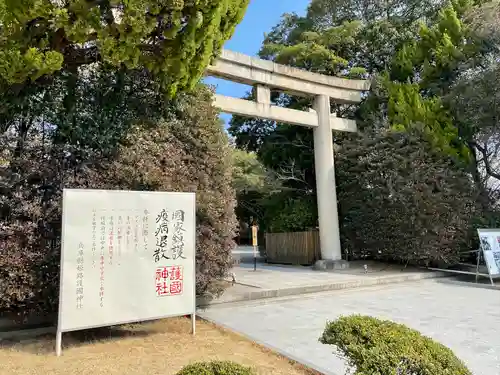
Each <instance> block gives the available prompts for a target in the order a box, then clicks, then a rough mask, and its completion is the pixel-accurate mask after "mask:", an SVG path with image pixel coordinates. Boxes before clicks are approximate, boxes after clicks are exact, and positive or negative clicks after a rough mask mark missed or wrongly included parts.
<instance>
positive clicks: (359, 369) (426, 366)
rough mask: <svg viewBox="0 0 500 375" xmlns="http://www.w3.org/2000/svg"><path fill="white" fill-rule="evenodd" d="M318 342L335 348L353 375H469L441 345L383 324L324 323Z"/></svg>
mask: <svg viewBox="0 0 500 375" xmlns="http://www.w3.org/2000/svg"><path fill="white" fill-rule="evenodd" d="M319 341H320V342H321V343H323V344H328V345H335V346H336V347H337V348H338V350H339V352H340V353H341V354H342V355H343V356H344V357H345V358H346V359H347V362H348V365H349V366H351V367H352V368H353V369H355V372H354V375H472V373H471V372H470V370H468V369H467V367H466V366H465V364H464V363H463V362H462V361H461V360H460V359H458V358H457V357H456V356H455V355H454V354H453V352H452V351H451V350H450V349H448V348H447V347H445V346H444V345H442V344H440V343H438V342H435V341H433V340H432V339H430V338H428V337H425V336H423V335H422V334H420V333H419V332H418V331H416V330H413V329H411V328H408V327H406V326H405V325H402V324H397V323H394V322H391V321H387V320H379V319H376V318H373V317H369V316H361V315H351V316H347V317H341V318H339V319H338V320H336V321H333V322H328V323H327V325H326V328H325V331H324V332H323V335H322V336H321V337H320V339H319Z"/></svg>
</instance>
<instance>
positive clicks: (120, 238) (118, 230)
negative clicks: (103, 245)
mask: <svg viewBox="0 0 500 375" xmlns="http://www.w3.org/2000/svg"><path fill="white" fill-rule="evenodd" d="M117 225H118V227H117V228H116V241H117V246H118V265H120V259H121V256H122V243H123V216H122V214H121V213H119V214H118V223H117Z"/></svg>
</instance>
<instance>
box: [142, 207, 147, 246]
mask: <svg viewBox="0 0 500 375" xmlns="http://www.w3.org/2000/svg"><path fill="white" fill-rule="evenodd" d="M148 236H149V211H148V210H144V215H143V216H142V239H143V243H144V251H145V252H147V251H148Z"/></svg>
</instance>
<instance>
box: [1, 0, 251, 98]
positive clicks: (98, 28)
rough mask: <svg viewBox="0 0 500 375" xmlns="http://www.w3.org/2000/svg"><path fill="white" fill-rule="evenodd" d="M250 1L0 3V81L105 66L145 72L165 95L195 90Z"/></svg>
mask: <svg viewBox="0 0 500 375" xmlns="http://www.w3.org/2000/svg"><path fill="white" fill-rule="evenodd" d="M248 3H249V0H68V1H62V0H54V1H48V0H2V1H1V2H0V25H1V29H2V37H1V39H0V78H1V79H2V80H4V81H6V82H7V83H9V84H15V83H22V82H25V81H27V80H31V81H34V80H36V79H38V78H40V77H42V76H44V75H46V74H52V73H54V72H55V71H58V70H60V69H69V70H71V71H75V69H77V68H78V67H79V66H82V65H87V64H91V63H95V62H101V61H104V62H107V63H110V64H112V65H114V66H117V67H118V66H120V65H122V64H123V65H124V66H126V67H127V68H128V69H136V68H141V69H147V70H148V71H150V72H152V73H154V74H157V75H159V76H160V77H161V79H162V81H163V84H164V86H165V87H168V88H169V90H170V93H171V94H172V93H174V92H175V91H176V90H177V89H182V88H186V87H192V86H193V85H194V84H195V83H196V82H197V81H198V80H199V78H200V77H201V75H202V73H203V70H204V69H205V68H206V66H207V65H208V64H209V63H210V60H211V59H212V58H213V57H214V55H216V54H217V52H218V51H219V50H220V48H221V47H222V44H223V43H224V42H225V41H226V40H227V39H229V37H231V35H232V33H233V32H234V28H235V26H236V25H237V24H238V23H239V22H240V20H241V19H242V17H243V15H244V12H245V10H246V7H247V5H248Z"/></svg>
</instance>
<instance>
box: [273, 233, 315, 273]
mask: <svg viewBox="0 0 500 375" xmlns="http://www.w3.org/2000/svg"><path fill="white" fill-rule="evenodd" d="M266 256H267V262H268V263H280V264H297V265H311V264H314V263H315V262H316V261H317V260H319V259H320V249H319V232H318V231H308V232H290V233H266Z"/></svg>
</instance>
